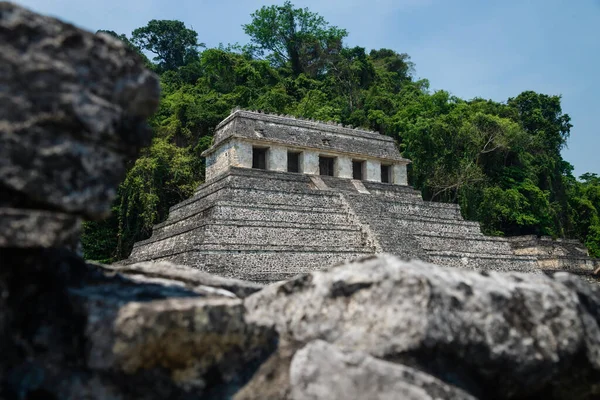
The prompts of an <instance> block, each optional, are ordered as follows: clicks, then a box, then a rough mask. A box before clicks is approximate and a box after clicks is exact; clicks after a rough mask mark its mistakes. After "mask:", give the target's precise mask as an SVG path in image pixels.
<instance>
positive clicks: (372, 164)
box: [363, 160, 381, 182]
mask: <svg viewBox="0 0 600 400" xmlns="http://www.w3.org/2000/svg"><path fill="white" fill-rule="evenodd" d="M365 163H366V167H365V176H364V177H363V179H364V180H367V181H374V182H381V163H380V162H379V161H374V160H367V161H366V162H365Z"/></svg>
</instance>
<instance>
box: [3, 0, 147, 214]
mask: <svg viewBox="0 0 600 400" xmlns="http://www.w3.org/2000/svg"><path fill="white" fill-rule="evenodd" d="M158 101H159V85H158V79H157V77H156V76H155V75H154V74H153V73H151V72H149V71H148V70H146V69H145V68H144V65H143V63H142V62H141V60H140V59H139V57H138V56H137V55H136V54H135V52H134V51H133V50H131V49H129V48H128V47H127V46H126V45H124V44H123V43H122V42H120V41H118V40H116V39H114V38H112V37H109V36H107V35H94V34H91V33H89V32H86V31H83V30H81V29H78V28H76V27H74V26H73V25H69V24H65V23H63V22H60V21H58V20H56V19H54V18H49V17H44V16H40V15H38V14H35V13H33V12H30V11H28V10H26V9H24V8H21V7H19V6H16V5H14V4H11V3H6V2H2V3H0V104H1V105H2V106H1V107H0V193H1V195H0V198H1V199H0V207H15V208H29V209H50V210H54V211H62V212H65V213H69V214H79V215H85V216H88V217H91V218H99V217H103V216H106V215H107V214H108V212H109V210H110V203H111V201H112V200H113V199H114V198H115V195H116V186H117V184H118V183H119V182H120V180H121V179H122V178H123V176H124V173H125V164H126V162H127V161H129V160H131V159H133V158H135V157H136V156H137V154H138V152H139V149H140V148H141V147H143V146H145V145H147V144H149V143H150V135H151V132H150V129H149V128H148V127H147V124H146V119H147V118H148V117H149V116H150V115H151V114H152V113H153V112H154V110H156V108H157V106H158Z"/></svg>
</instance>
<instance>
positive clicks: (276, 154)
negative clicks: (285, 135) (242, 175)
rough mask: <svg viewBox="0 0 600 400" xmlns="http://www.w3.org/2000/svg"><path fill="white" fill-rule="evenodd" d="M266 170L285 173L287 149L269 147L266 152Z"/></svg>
mask: <svg viewBox="0 0 600 400" xmlns="http://www.w3.org/2000/svg"><path fill="white" fill-rule="evenodd" d="M267 169H268V170H271V171H283V172H285V171H287V148H285V147H282V146H271V147H269V150H268V151H267Z"/></svg>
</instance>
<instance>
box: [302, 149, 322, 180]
mask: <svg viewBox="0 0 600 400" xmlns="http://www.w3.org/2000/svg"><path fill="white" fill-rule="evenodd" d="M302 171H304V173H305V174H308V175H319V153H318V152H316V151H308V150H307V151H304V153H303V157H302Z"/></svg>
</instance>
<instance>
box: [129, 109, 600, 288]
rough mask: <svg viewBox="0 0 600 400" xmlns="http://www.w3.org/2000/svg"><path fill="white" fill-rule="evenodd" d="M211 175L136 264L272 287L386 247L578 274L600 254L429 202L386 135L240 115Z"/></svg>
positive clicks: (445, 260) (458, 261)
mask: <svg viewBox="0 0 600 400" xmlns="http://www.w3.org/2000/svg"><path fill="white" fill-rule="evenodd" d="M204 156H205V157H206V181H205V183H204V184H202V185H201V186H200V187H199V188H198V190H197V191H196V193H195V194H194V195H193V196H192V197H190V198H189V199H186V200H185V201H183V202H181V203H179V204H176V205H174V206H173V207H171V209H170V212H169V216H168V218H167V220H166V221H164V222H162V223H160V224H158V225H156V226H155V227H154V229H153V233H152V236H151V237H150V238H149V239H147V240H144V241H141V242H138V243H136V244H135V245H134V248H133V251H132V253H131V255H130V257H129V259H128V260H126V261H125V262H126V263H132V262H139V261H150V260H167V261H172V262H176V263H180V264H186V265H190V266H194V267H196V268H199V269H201V270H204V271H206V272H210V273H215V274H219V275H223V276H229V277H236V278H241V279H248V280H253V281H261V282H271V281H277V280H281V279H287V278H290V277H292V276H294V275H297V274H300V273H305V272H309V271H313V270H316V269H322V268H327V267H328V266H330V265H332V264H336V263H340V262H344V261H349V260H353V259H357V258H360V257H364V256H368V255H371V254H375V253H381V252H386V253H391V254H395V255H397V256H400V257H403V258H407V259H420V260H423V261H429V262H433V263H436V264H439V265H444V266H454V267H462V268H470V269H482V270H503V271H509V270H510V271H524V272H533V273H541V272H542V271H544V270H568V271H570V272H574V273H578V274H581V275H585V276H589V277H592V274H593V271H594V269H596V268H598V267H599V266H600V261H599V260H594V259H591V258H590V257H588V255H587V250H586V249H585V247H584V246H582V245H581V244H580V243H578V242H575V241H566V240H563V241H552V240H548V239H540V238H535V237H523V238H500V237H489V236H485V235H483V234H482V233H481V230H480V227H479V224H478V223H477V222H473V221H465V220H464V219H463V217H462V215H461V213H460V208H459V207H458V205H456V204H445V203H433V202H426V201H423V199H422V197H421V194H420V192H418V191H416V190H414V189H413V188H412V187H410V186H408V184H407V174H406V166H407V165H408V164H409V162H410V161H409V160H407V159H405V158H402V157H401V156H400V153H399V151H398V149H397V148H396V146H395V143H394V141H393V140H392V139H391V138H389V137H386V136H383V135H380V134H378V133H376V132H369V131H365V130H362V129H353V128H349V127H343V126H340V125H338V124H334V123H322V122H315V121H308V120H302V119H295V118H291V117H287V116H280V115H270V114H264V113H259V112H251V111H244V110H235V111H234V112H233V113H232V114H231V115H230V116H229V117H227V118H226V119H225V120H224V121H223V122H221V123H220V124H219V125H218V126H217V129H216V132H215V135H214V141H213V145H212V146H211V147H210V148H209V149H208V150H207V151H206V152H204Z"/></svg>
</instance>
